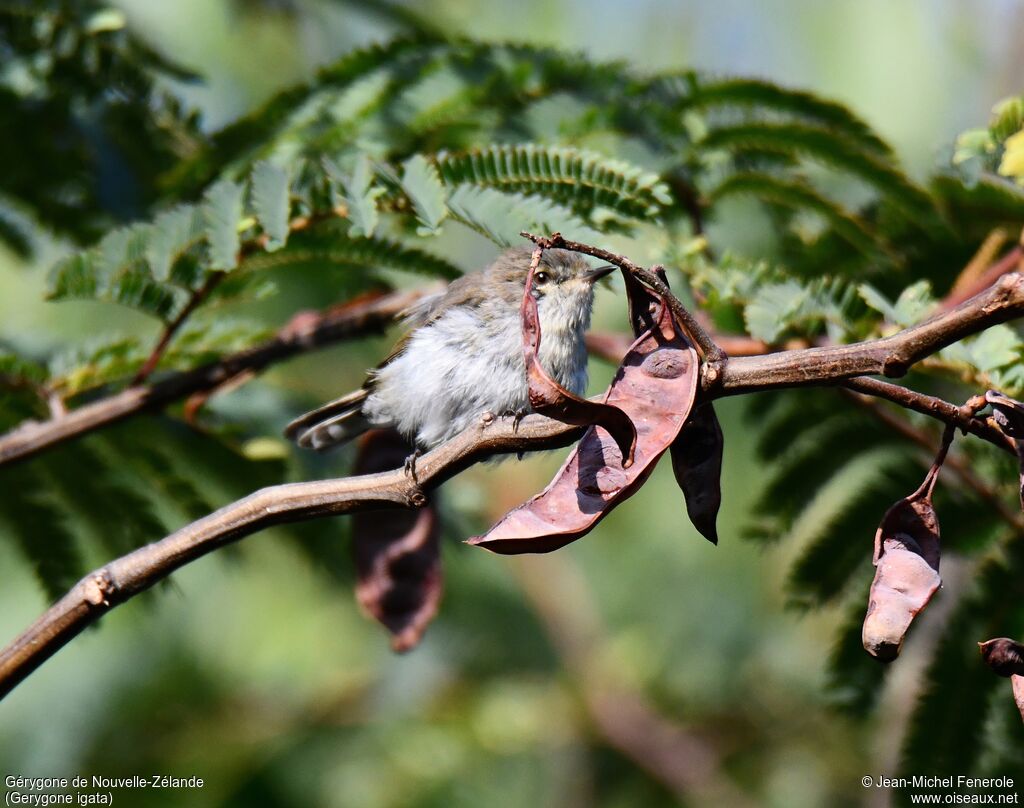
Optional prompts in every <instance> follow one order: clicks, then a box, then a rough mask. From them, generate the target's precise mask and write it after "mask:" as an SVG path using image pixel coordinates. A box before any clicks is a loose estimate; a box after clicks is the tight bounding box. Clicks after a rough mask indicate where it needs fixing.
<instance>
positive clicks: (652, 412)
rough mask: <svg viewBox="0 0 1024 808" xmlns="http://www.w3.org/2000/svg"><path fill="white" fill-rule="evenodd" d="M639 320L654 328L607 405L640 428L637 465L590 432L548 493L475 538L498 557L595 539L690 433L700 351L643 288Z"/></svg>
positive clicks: (599, 430) (635, 349)
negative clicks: (591, 535) (593, 533)
mask: <svg viewBox="0 0 1024 808" xmlns="http://www.w3.org/2000/svg"><path fill="white" fill-rule="evenodd" d="M631 288H634V289H635V290H636V294H638V295H643V297H642V299H640V300H637V301H633V300H632V298H631V303H634V306H635V308H637V309H638V310H639V312H640V316H639V317H638V321H639V320H642V321H644V322H647V323H650V325H651V327H650V329H649V330H647V331H645V332H644V333H643V334H641V336H640V337H639V338H638V339H637V341H636V342H634V343H633V345H632V347H631V348H630V350H629V351H628V352H627V354H626V356H625V358H624V359H623V361H622V364H621V365H620V367H619V370H618V372H617V373H616V375H615V378H614V380H613V381H612V385H611V387H610V388H609V389H608V392H607V393H606V394H605V399H604V400H605V403H606V404H612V405H614V406H616V407H618V408H619V409H621V410H622V411H623V412H625V413H626V415H627V416H628V418H629V419H630V421H632V423H633V424H635V425H636V431H637V440H636V449H635V452H634V458H635V459H634V462H633V464H632V465H631V466H629V467H628V468H624V467H623V465H622V463H621V462H620V458H621V457H622V452H621V450H620V448H619V446H618V445H617V444H616V441H615V440H613V439H612V437H611V436H610V435H609V433H608V432H607V431H606V430H605V429H604V428H603V427H602V426H592V427H591V428H590V429H588V430H587V431H586V432H585V433H584V435H583V437H582V438H581V439H580V442H579V444H578V445H577V447H576V449H575V450H574V451H573V453H572V454H571V455H570V456H569V459H568V460H567V461H566V462H565V465H563V466H562V468H561V469H560V470H559V472H558V474H557V475H556V476H555V479H554V480H552V481H551V483H550V484H549V485H548V487H547V488H546V489H544V491H542V492H541V493H540V494H538V495H537V496H535V497H533V498H532V499H531V500H529V501H528V502H526V503H525V504H523V505H521V506H519V507H518V508H515V509H514V510H512V511H510V512H509V513H508V514H506V515H505V517H504V518H503V519H502V520H501V521H500V522H498V523H497V524H496V525H495V526H494V527H492V528H491V530H490V531H488V532H487V534H486V535H484V536H477V537H475V538H472V539H470V540H469V543H470V544H476V545H480V546H482V547H486V548H487V549H489V550H492V551H494V552H497V553H544V552H550V551H551V550H555V549H558V548H559V547H562V546H564V545H566V544H568V543H569V542H572V541H575V540H576V539H578V538H579V537H581V536H583V535H585V534H586V533H588V532H589V531H590V530H591V529H592V528H593V527H594V526H595V525H596V524H597V523H598V522H599V521H600V520H601V519H602V518H603V517H604V515H605V514H607V513H608V512H609V511H611V510H612V508H614V507H615V506H616V505H617V504H618V503H619V502H622V501H623V500H625V499H626V498H628V497H629V496H630V495H632V494H633V493H634V492H635V491H636V490H637V489H638V488H639V487H640V486H641V485H642V484H643V482H644V481H645V480H646V479H647V477H648V476H649V475H650V473H651V471H653V469H654V464H655V463H656V462H657V460H658V458H659V457H660V456H661V455H662V454H663V453H664V452H665V450H666V449H668V447H669V446H670V445H671V444H672V441H673V440H675V438H676V436H677V435H678V434H679V430H680V429H681V428H682V426H683V423H684V422H685V420H686V418H687V416H688V415H689V412H690V408H691V407H692V406H693V399H694V396H695V395H696V392H697V376H698V371H699V365H698V361H697V353H696V351H695V350H694V349H693V347H692V346H691V345H690V344H689V343H688V342H687V341H686V339H685V337H683V335H682V334H681V333H680V332H679V331H678V330H677V329H676V328H675V326H674V323H673V321H672V316H671V313H670V312H669V310H668V307H667V306H666V305H664V303H663V302H662V301H661V299H660V298H659V297H658V296H657V295H654V294H653V293H651V292H647V291H646V290H644V289H643V288H642V287H639V285H634V286H633V287H631V286H630V285H629V284H628V283H627V290H630V289H631Z"/></svg>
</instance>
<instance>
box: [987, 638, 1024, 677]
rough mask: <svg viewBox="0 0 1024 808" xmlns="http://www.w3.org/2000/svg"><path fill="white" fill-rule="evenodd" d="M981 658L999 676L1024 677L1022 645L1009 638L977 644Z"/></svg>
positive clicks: (1023, 647)
mask: <svg viewBox="0 0 1024 808" xmlns="http://www.w3.org/2000/svg"><path fill="white" fill-rule="evenodd" d="M978 648H979V649H980V650H981V658H982V659H984V660H985V664H986V665H988V666H989V667H990V668H991V669H992V670H994V671H995V672H996V673H998V674H999V675H1000V676H1007V677H1009V676H1013V675H1014V674H1017V675H1024V645H1021V644H1020V643H1019V642H1015V641H1014V640H1011V639H1010V638H1009V637H997V638H996V639H994V640H987V641H986V642H979V643H978Z"/></svg>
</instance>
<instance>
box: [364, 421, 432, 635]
mask: <svg viewBox="0 0 1024 808" xmlns="http://www.w3.org/2000/svg"><path fill="white" fill-rule="evenodd" d="M411 453H412V447H411V446H409V444H408V443H407V442H406V441H405V440H404V439H403V438H402V437H401V435H399V434H398V433H397V432H394V431H393V430H372V431H370V432H367V433H366V434H365V435H364V436H363V438H362V440H361V441H360V444H359V456H358V458H357V460H356V468H355V470H356V473H357V474H373V473H376V472H380V471H387V470H389V469H394V468H400V467H401V466H402V463H403V461H404V460H405V458H406V457H408V456H409V455H410V454H411ZM438 534H439V524H438V516H437V510H436V508H435V506H434V505H433V503H427V504H426V505H425V506H424V507H422V508H418V509H416V510H412V509H408V508H383V509H380V510H374V511H366V512H359V513H355V514H353V515H352V553H353V557H354V558H355V564H356V572H357V574H358V581H357V583H356V599H357V600H358V601H359V605H360V606H362V608H363V609H364V610H365V611H366V612H367V613H368V614H369V615H370V616H372V617H373V618H375V619H376V620H378V621H379V622H380V623H382V624H383V625H384V626H385V628H387V630H388V631H390V632H391V634H392V640H391V647H392V648H394V649H395V650H396V651H408V650H409V649H411V648H413V647H415V646H416V644H417V643H419V641H420V639H421V638H422V636H423V632H424V631H426V629H427V626H428V625H429V623H430V621H431V620H432V619H433V618H434V615H435V614H437V607H438V604H439V603H440V601H441V592H442V576H441V553H440V547H439V545H438Z"/></svg>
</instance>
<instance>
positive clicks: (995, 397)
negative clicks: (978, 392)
mask: <svg viewBox="0 0 1024 808" xmlns="http://www.w3.org/2000/svg"><path fill="white" fill-rule="evenodd" d="M985 401H987V402H988V403H989V404H991V405H992V414H993V418H994V419H995V422H996V423H997V424H999V428H1000V429H1002V430H1003V432H1005V433H1006V434H1007V435H1009V436H1010V437H1011V438H1013V439H1014V440H1020V439H1021V438H1024V404H1022V403H1021V402H1019V401H1017V399H1015V398H1010V397H1009V396H1006V395H1003V394H1002V393H1000V392H999V391H998V390H989V391H988V392H987V393H985Z"/></svg>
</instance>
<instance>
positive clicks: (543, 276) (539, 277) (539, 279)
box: [533, 271, 551, 284]
mask: <svg viewBox="0 0 1024 808" xmlns="http://www.w3.org/2000/svg"><path fill="white" fill-rule="evenodd" d="M549 280H551V276H550V275H548V273H547V272H544V271H541V272H534V273H533V281H534V283H537V284H542V283H547V282H548V281H549Z"/></svg>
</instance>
